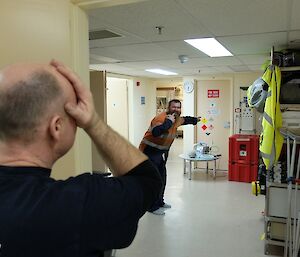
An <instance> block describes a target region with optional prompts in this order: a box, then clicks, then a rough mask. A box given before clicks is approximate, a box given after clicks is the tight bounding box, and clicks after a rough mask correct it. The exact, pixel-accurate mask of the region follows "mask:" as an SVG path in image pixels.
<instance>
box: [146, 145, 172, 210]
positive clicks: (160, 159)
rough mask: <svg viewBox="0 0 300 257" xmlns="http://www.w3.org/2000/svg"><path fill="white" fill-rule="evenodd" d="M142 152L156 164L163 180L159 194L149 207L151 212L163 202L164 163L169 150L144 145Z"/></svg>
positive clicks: (165, 179) (164, 183)
mask: <svg viewBox="0 0 300 257" xmlns="http://www.w3.org/2000/svg"><path fill="white" fill-rule="evenodd" d="M144 154H146V155H147V156H148V157H149V159H150V161H151V162H152V163H153V164H154V165H155V166H156V168H157V169H158V171H159V174H160V176H161V179H162V182H163V187H162V190H161V192H160V194H159V197H158V199H157V200H156V201H155V203H154V204H153V205H152V206H151V207H150V209H149V211H150V212H153V211H155V210H157V209H159V208H160V207H162V206H163V205H164V204H165V202H164V193H165V188H166V183H167V169H166V163H167V159H168V154H169V151H162V150H159V149H156V148H154V147H151V146H146V148H145V150H144Z"/></svg>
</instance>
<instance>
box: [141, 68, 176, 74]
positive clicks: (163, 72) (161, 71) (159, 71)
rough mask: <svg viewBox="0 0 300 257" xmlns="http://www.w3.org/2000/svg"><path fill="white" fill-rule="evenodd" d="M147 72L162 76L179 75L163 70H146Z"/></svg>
mask: <svg viewBox="0 0 300 257" xmlns="http://www.w3.org/2000/svg"><path fill="white" fill-rule="evenodd" d="M145 71H148V72H152V73H157V74H162V75H178V74H177V73H175V72H172V71H167V70H162V69H148V70H145Z"/></svg>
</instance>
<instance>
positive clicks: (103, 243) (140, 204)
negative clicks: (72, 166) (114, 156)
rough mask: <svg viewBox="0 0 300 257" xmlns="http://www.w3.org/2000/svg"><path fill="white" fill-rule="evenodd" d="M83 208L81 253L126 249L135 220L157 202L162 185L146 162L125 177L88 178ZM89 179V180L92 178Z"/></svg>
mask: <svg viewBox="0 0 300 257" xmlns="http://www.w3.org/2000/svg"><path fill="white" fill-rule="evenodd" d="M89 177H90V178H87V179H86V181H85V186H86V187H87V195H86V200H85V204H84V206H83V208H84V209H83V219H82V231H81V236H82V249H81V250H82V252H83V253H84V254H86V256H88V253H87V252H86V251H87V249H89V250H88V251H93V250H94V251H99V250H100V251H101V250H106V249H118V248H123V247H127V246H128V245H129V244H130V243H131V242H132V240H133V239H134V236H135V234H136V230H137V225H138V220H139V218H140V217H142V216H143V214H144V213H145V212H146V210H147V209H148V208H149V207H150V206H151V204H152V203H153V202H154V201H155V200H156V199H157V197H158V194H159V192H160V190H161V186H162V182H161V179H160V176H159V174H158V172H157V170H156V168H155V167H154V166H153V165H152V164H151V162H150V161H148V160H147V161H145V162H143V163H141V164H139V165H138V166H137V167H135V168H133V169H132V170H131V171H130V172H129V173H127V174H126V175H125V176H121V177H112V178H103V177H102V176H101V175H97V174H94V175H89ZM91 177H92V178H91Z"/></svg>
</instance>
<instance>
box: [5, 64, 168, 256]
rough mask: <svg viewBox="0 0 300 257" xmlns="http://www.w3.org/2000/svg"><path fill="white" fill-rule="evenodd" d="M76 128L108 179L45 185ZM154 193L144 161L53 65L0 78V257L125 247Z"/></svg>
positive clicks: (21, 68)
mask: <svg viewBox="0 0 300 257" xmlns="http://www.w3.org/2000/svg"><path fill="white" fill-rule="evenodd" d="M77 127H80V128H82V129H84V130H85V132H86V133H87V134H88V135H89V136H90V137H91V139H92V140H93V141H94V143H95V144H96V146H97V149H98V150H99V153H100V154H101V155H102V157H103V159H104V160H105V161H106V163H107V165H108V166H109V168H110V169H111V171H112V173H113V175H114V177H111V178H103V176H101V175H99V174H98V175H97V174H89V173H86V174H82V175H80V176H77V177H72V178H69V179H67V180H65V181H62V180H59V181H56V180H54V179H52V178H50V177H49V176H50V173H51V168H52V166H53V164H54V163H55V162H56V161H57V160H58V159H59V158H60V157H62V156H63V155H64V154H65V153H67V152H68V151H69V149H70V148H71V147H72V145H73V143H74V139H75V134H76V129H77ZM161 187H162V182H161V180H160V176H159V174H158V172H157V171H156V169H155V168H154V167H153V166H152V164H151V162H150V161H149V160H148V158H147V157H146V156H145V155H144V154H142V153H141V152H140V151H139V150H138V149H136V148H135V147H134V146H132V145H131V144H130V143H128V142H127V141H126V140H125V139H123V138H122V137H121V136H119V135H118V134H117V133H116V132H114V131H113V130H112V129H111V128H109V127H108V126H107V125H106V124H105V123H104V122H103V121H102V120H101V119H100V118H99V116H98V115H97V113H96V112H95V109H94V104H93V98H92V95H91V92H90V91H89V90H88V89H87V88H86V87H85V86H84V85H83V83H82V82H81V80H80V79H79V77H78V76H77V75H76V74H74V73H73V72H72V71H71V70H70V69H69V68H68V67H66V66H64V65H63V64H62V63H60V62H58V61H52V62H51V63H50V64H49V65H46V64H44V65H41V64H17V65H12V66H9V67H6V68H4V69H3V70H2V71H0V256H3V257H21V256H22V257H48V256H49V257H62V256H66V257H67V256H68V257H71V256H89V257H94V256H97V257H99V256H103V252H104V251H105V250H107V249H117V248H123V247H127V246H128V245H130V243H131V242H132V240H133V238H134V236H135V234H136V230H137V225H138V220H139V219H140V218H141V217H142V215H144V213H145V212H146V211H147V210H148V209H149V207H150V206H151V205H152V204H153V202H154V201H155V199H156V198H157V197H158V195H159V192H160V190H161Z"/></svg>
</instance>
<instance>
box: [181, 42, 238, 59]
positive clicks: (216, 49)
mask: <svg viewBox="0 0 300 257" xmlns="http://www.w3.org/2000/svg"><path fill="white" fill-rule="evenodd" d="M184 41H185V42H186V43H188V44H190V45H191V46H193V47H195V48H197V49H198V50H200V51H201V52H203V53H205V54H207V55H208V56H210V57H221V56H233V55H232V53H230V52H229V51H228V50H227V49H226V48H225V47H224V46H222V45H221V44H220V43H219V42H218V41H217V40H216V39H215V38H199V39H187V40H184Z"/></svg>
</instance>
